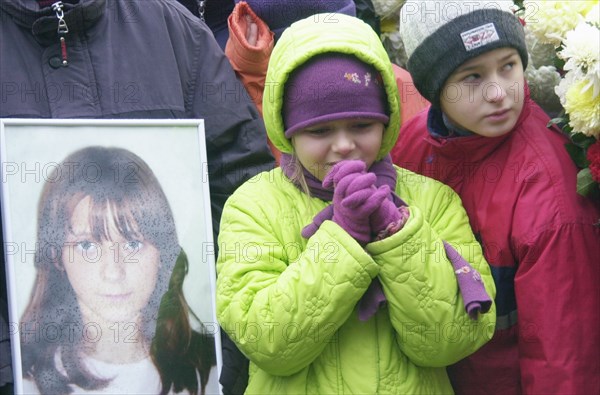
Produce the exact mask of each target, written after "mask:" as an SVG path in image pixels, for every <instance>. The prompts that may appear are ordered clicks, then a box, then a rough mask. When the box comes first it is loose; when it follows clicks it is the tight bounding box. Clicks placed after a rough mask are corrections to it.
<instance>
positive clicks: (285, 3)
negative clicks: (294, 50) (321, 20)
mask: <svg viewBox="0 0 600 395" xmlns="http://www.w3.org/2000/svg"><path fill="white" fill-rule="evenodd" d="M245 1H246V3H248V5H249V6H250V8H252V11H254V12H255V13H256V15H257V16H258V17H259V18H260V19H262V20H263V21H265V23H266V24H267V26H269V29H271V31H272V32H273V33H275V40H277V39H278V38H279V36H281V33H282V32H283V31H284V30H285V29H286V28H287V27H289V26H290V25H291V24H292V23H294V22H296V21H299V20H300V19H304V18H306V17H309V16H311V15H315V14H320V13H324V12H330V13H333V12H338V13H340V14H346V15H350V16H356V5H355V4H354V1H353V0H245ZM235 2H236V3H239V2H240V0H235ZM333 19H335V18H334V17H331V20H332V23H333V22H334V21H333Z"/></svg>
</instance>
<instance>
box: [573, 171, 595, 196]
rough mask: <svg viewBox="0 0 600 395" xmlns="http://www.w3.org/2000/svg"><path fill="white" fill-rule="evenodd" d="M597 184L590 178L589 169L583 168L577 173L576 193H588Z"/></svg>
mask: <svg viewBox="0 0 600 395" xmlns="http://www.w3.org/2000/svg"><path fill="white" fill-rule="evenodd" d="M597 185H598V184H597V183H596V181H594V179H593V178H592V172H591V171H590V169H588V168H585V169H583V170H581V171H580V172H579V173H577V193H579V194H580V195H583V196H587V195H589V194H590V192H591V191H592V189H593V188H594V187H595V186H597Z"/></svg>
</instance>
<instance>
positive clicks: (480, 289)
mask: <svg viewBox="0 0 600 395" xmlns="http://www.w3.org/2000/svg"><path fill="white" fill-rule="evenodd" d="M444 249H445V250H446V255H447V256H448V259H450V262H452V267H453V268H454V273H455V274H456V280H457V281H458V287H459V288H460V293H461V294H462V297H463V302H464V304H465V311H466V312H467V314H468V315H469V317H471V319H473V320H476V319H477V317H478V315H479V314H480V313H481V314H484V313H487V312H488V311H489V310H490V307H492V299H490V296H489V295H488V293H487V291H486V290H485V286H484V285H483V281H482V280H481V275H480V274H479V272H478V271H477V270H475V269H473V267H472V266H471V265H469V262H467V261H466V260H465V258H463V257H462V256H461V255H460V254H459V253H458V251H456V250H455V249H454V247H452V246H451V245H450V244H449V243H446V242H445V241H444Z"/></svg>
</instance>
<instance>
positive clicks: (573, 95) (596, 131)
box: [556, 72, 600, 139]
mask: <svg viewBox="0 0 600 395" xmlns="http://www.w3.org/2000/svg"><path fill="white" fill-rule="evenodd" d="M574 76H575V73H573V72H569V73H567V74H566V75H565V76H564V78H563V80H562V81H561V82H560V84H559V85H558V86H557V87H556V94H557V95H558V97H559V98H560V102H561V104H562V105H563V107H564V109H565V111H566V113H567V114H568V115H569V125H570V126H571V127H572V128H573V133H583V134H585V135H587V136H593V137H595V138H596V139H598V138H600V96H596V97H595V98H593V97H592V91H591V90H589V89H585V84H586V81H585V80H578V79H576V78H575V77H574Z"/></svg>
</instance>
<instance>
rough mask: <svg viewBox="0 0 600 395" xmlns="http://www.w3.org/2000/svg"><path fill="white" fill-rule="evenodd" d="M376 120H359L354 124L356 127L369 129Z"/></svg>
mask: <svg viewBox="0 0 600 395" xmlns="http://www.w3.org/2000/svg"><path fill="white" fill-rule="evenodd" d="M373 124H374V122H357V123H355V124H353V125H352V127H353V128H355V129H368V128H370V127H371V126H373Z"/></svg>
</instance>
